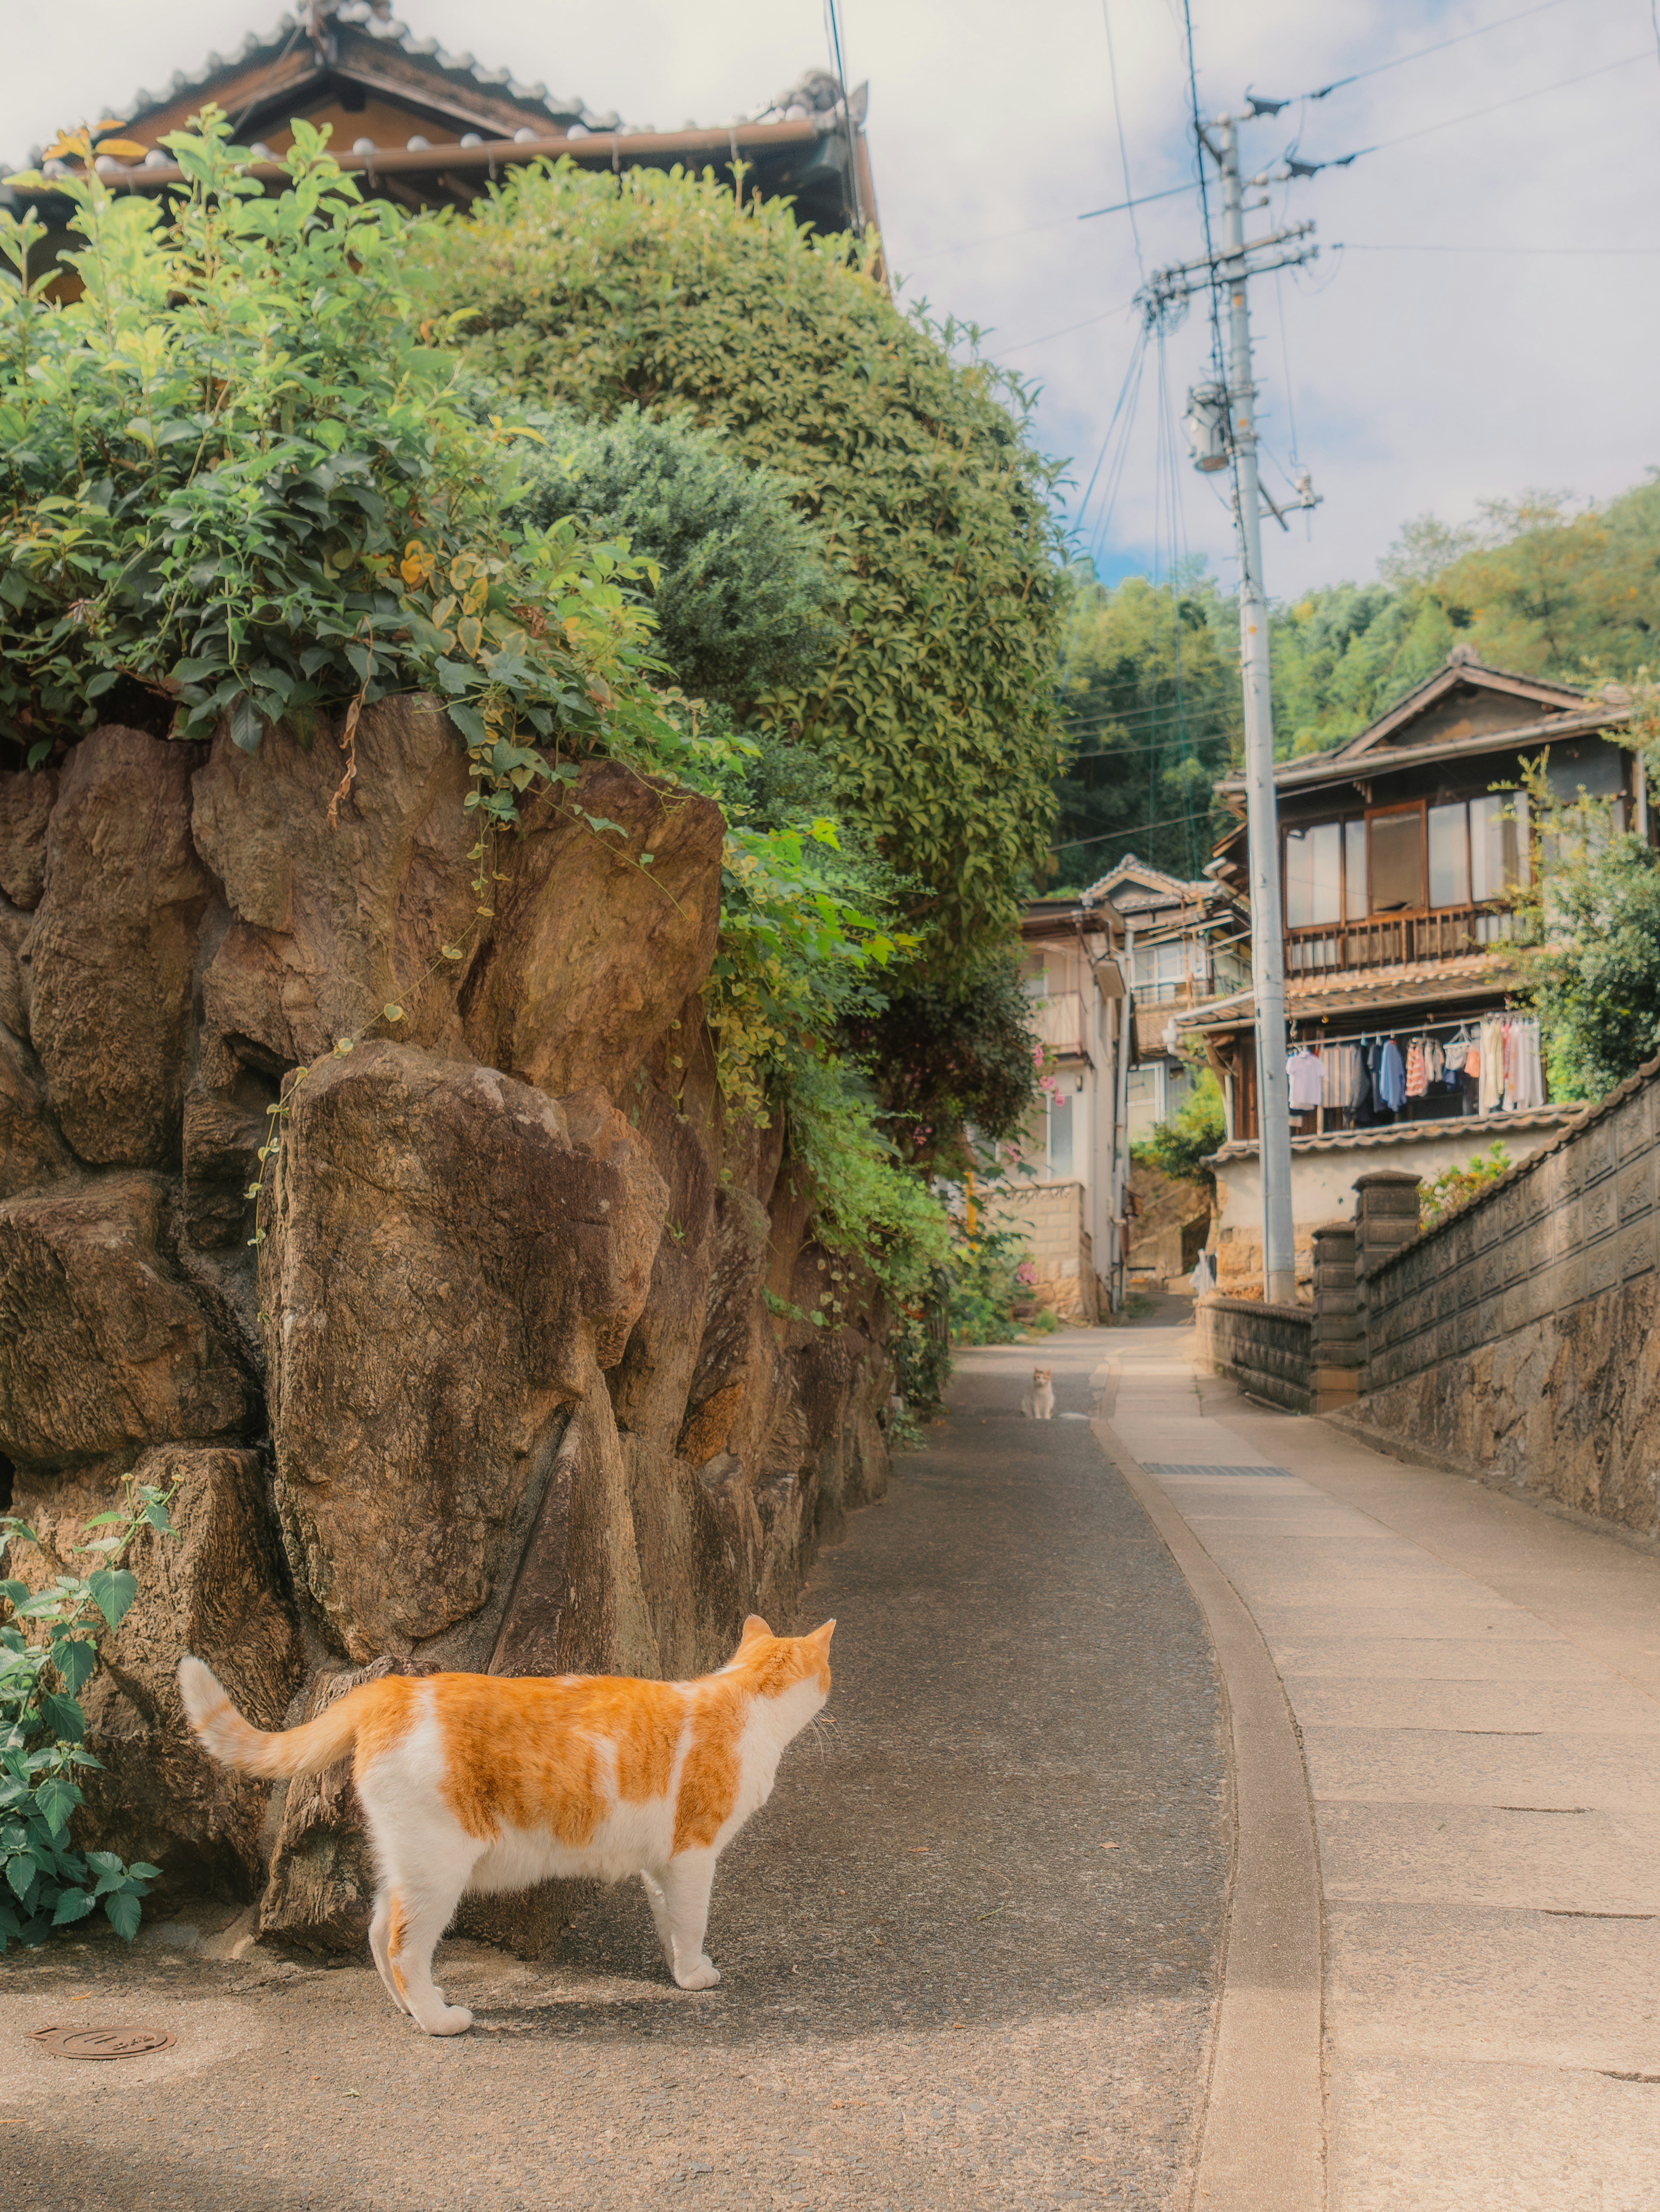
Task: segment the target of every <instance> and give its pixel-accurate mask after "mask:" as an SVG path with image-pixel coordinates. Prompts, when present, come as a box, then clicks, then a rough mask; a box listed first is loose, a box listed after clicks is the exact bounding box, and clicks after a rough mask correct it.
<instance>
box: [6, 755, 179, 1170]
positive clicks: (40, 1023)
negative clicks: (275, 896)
mask: <svg viewBox="0 0 1660 2212" xmlns="http://www.w3.org/2000/svg"><path fill="white" fill-rule="evenodd" d="M194 765H195V756H194V752H193V749H192V747H190V746H188V745H183V744H167V743H166V742H165V741H164V740H163V739H161V738H152V737H149V736H148V735H147V734H146V733H145V732H143V731H142V730H127V729H123V728H121V727H119V726H118V725H114V724H112V725H110V726H106V727H105V728H103V729H100V730H94V732H93V733H92V735H91V736H90V737H89V738H83V739H82V742H81V743H80V744H78V745H76V748H75V750H73V752H71V754H70V757H69V763H68V765H67V766H66V767H65V769H64V774H63V781H62V785H61V787H60V788H59V791H58V801H57V804H56V805H54V807H53V808H52V817H51V821H50V823H49V824H48V826H47V831H46V882H45V889H44V890H43V891H42V893H41V896H40V905H39V907H38V908H37V909H36V912H35V917H34V926H33V929H32V930H31V931H30V933H29V936H28V939H27V945H26V948H25V950H26V953H27V958H28V961H29V964H30V967H31V969H32V970H33V995H32V1005H31V1007H30V1013H29V1036H30V1042H32V1043H33V1047H34V1049H35V1051H36V1052H37V1053H38V1054H40V1064H41V1066H42V1067H43V1068H44V1069H45V1070H46V1088H47V1096H48V1098H49V1100H50V1102H51V1104H52V1110H53V1112H54V1113H55V1114H56V1115H57V1117H58V1123H59V1125H60V1127H62V1129H63V1133H64V1136H65V1137H66V1138H67V1139H68V1140H69V1142H70V1146H72V1147H73V1148H74V1150H75V1151H76V1152H77V1153H78V1154H79V1155H80V1157H81V1158H82V1159H83V1160H88V1161H92V1162H94V1163H96V1164H100V1165H107V1164H117V1163H119V1164H122V1165H125V1166H128V1167H168V1166H173V1165H174V1164H176V1163H177V1160H178V1156H179V1123H180V1116H181V1109H182V1106H183V1101H184V1095H185V1073H186V1070H187V1068H188V1066H189V1063H190V1039H191V1023H192V1000H193V996H194V989H195V973H196V960H197V944H198V936H199V934H200V931H201V926H202V921H203V917H204V915H205V914H206V911H207V908H208V902H209V899H210V896H211V893H212V890H213V885H212V882H211V879H210V877H209V875H208V872H207V871H206V869H204V866H202V863H201V861H200V860H199V859H198V856H197V853H196V848H195V847H194V846H193V845H192V842H191V831H190V823H191V797H190V779H191V771H192V768H193V766H194Z"/></svg>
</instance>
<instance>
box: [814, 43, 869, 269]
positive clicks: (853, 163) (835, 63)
mask: <svg viewBox="0 0 1660 2212" xmlns="http://www.w3.org/2000/svg"><path fill="white" fill-rule="evenodd" d="M824 29H825V33H826V34H827V37H828V40H829V44H830V64H831V66H832V68H833V69H834V70H835V71H836V83H837V85H838V86H839V87H840V88H841V92H842V124H843V125H844V127H845V130H846V134H847V141H848V185H850V186H851V188H852V191H853V215H854V222H856V223H857V224H858V226H859V233H860V237H863V235H864V231H865V201H864V195H863V193H862V192H860V189H859V149H858V148H857V147H856V146H855V145H854V141H853V108H852V105H851V103H850V102H849V100H848V71H847V65H846V64H845V63H844V62H843V61H842V25H841V21H840V18H839V17H838V16H837V15H836V0H824Z"/></svg>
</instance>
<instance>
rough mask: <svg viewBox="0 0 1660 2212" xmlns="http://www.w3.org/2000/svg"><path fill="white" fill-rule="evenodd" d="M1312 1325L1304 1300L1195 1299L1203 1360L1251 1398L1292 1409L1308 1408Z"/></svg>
mask: <svg viewBox="0 0 1660 2212" xmlns="http://www.w3.org/2000/svg"><path fill="white" fill-rule="evenodd" d="M1313 1329H1314V1312H1313V1309H1312V1308H1311V1307H1310V1306H1277V1305H1268V1304H1265V1303H1264V1302H1263V1301H1262V1299H1260V1298H1225V1297H1205V1298H1201V1300H1200V1302H1199V1346H1200V1353H1201V1358H1203V1359H1204V1361H1205V1362H1206V1364H1207V1365H1208V1366H1209V1367H1211V1368H1212V1369H1213V1370H1214V1372H1215V1373H1217V1374H1218V1375H1225V1376H1228V1377H1229V1378H1230V1379H1231V1381H1233V1382H1235V1383H1237V1384H1238V1385H1239V1387H1240V1389H1242V1390H1248V1391H1250V1395H1251V1396H1252V1397H1253V1398H1266V1399H1267V1400H1268V1402H1269V1403H1270V1404H1271V1405H1274V1406H1284V1407H1287V1408H1288V1409H1289V1411H1291V1412H1292V1413H1308V1412H1310V1410H1311V1393H1310V1369H1311V1366H1312V1346H1311V1338H1312V1334H1313Z"/></svg>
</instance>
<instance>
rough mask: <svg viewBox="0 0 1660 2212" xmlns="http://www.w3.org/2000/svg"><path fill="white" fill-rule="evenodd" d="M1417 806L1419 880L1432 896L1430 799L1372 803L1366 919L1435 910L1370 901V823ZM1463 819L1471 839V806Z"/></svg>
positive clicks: (1401, 918)
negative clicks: (1383, 804) (1392, 905)
mask: <svg viewBox="0 0 1660 2212" xmlns="http://www.w3.org/2000/svg"><path fill="white" fill-rule="evenodd" d="M1414 809H1415V810H1416V811H1417V815H1418V874H1419V880H1420V883H1421V884H1422V885H1423V887H1424V896H1425V898H1426V900H1427V899H1428V897H1429V895H1430V831H1429V801H1428V800H1427V799H1396V800H1395V802H1394V803H1393V804H1392V805H1386V806H1369V807H1367V809H1366V810H1365V823H1366V919H1367V921H1408V920H1413V919H1415V918H1416V917H1417V916H1418V915H1427V914H1429V913H1430V912H1432V908H1430V907H1429V906H1427V905H1421V906H1395V907H1376V906H1374V905H1373V904H1372V902H1371V862H1372V849H1373V848H1372V834H1371V825H1372V823H1374V822H1376V821H1377V820H1378V819H1379V818H1380V817H1383V816H1386V815H1391V814H1410V813H1412V812H1413V811H1414ZM1464 822H1465V828H1464V836H1465V838H1466V840H1467V841H1468V836H1469V814H1468V806H1467V807H1466V810H1465V817H1464Z"/></svg>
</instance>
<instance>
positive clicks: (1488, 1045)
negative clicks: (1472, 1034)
mask: <svg viewBox="0 0 1660 2212" xmlns="http://www.w3.org/2000/svg"><path fill="white" fill-rule="evenodd" d="M1506 1027H1507V1024H1506V1023H1505V1018H1504V1016H1503V1015H1502V1014H1484V1015H1483V1016H1482V1017H1481V1066H1480V1068H1479V1070H1478V1073H1479V1074H1480V1076H1481V1108H1480V1110H1481V1113H1483V1114H1484V1115H1486V1114H1498V1113H1500V1112H1502V1111H1503V1109H1504V1103H1505V1030H1506Z"/></svg>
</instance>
